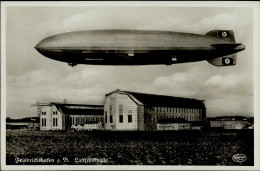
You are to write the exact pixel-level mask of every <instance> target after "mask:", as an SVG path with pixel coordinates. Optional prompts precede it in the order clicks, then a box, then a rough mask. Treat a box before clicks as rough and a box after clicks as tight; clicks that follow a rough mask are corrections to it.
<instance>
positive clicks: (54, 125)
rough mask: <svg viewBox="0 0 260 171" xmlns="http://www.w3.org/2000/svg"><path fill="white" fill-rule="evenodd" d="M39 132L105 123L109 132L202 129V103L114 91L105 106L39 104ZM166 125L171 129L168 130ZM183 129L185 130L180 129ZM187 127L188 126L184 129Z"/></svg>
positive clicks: (203, 105) (109, 94)
mask: <svg viewBox="0 0 260 171" xmlns="http://www.w3.org/2000/svg"><path fill="white" fill-rule="evenodd" d="M33 106H36V107H37V113H38V115H39V118H40V130H70V129H73V128H77V127H80V125H81V126H83V125H84V126H86V125H87V126H90V125H93V126H95V125H97V126H98V123H102V125H103V128H104V130H107V131H149V130H162V128H163V129H176V126H178V127H177V129H192V128H194V127H198V126H203V124H204V123H205V121H206V107H205V104H204V101H203V100H197V99H190V98H182V97H173V96H165V95H156V94H145V93H138V92H129V91H122V90H119V89H117V90H115V91H113V92H110V93H108V94H106V95H105V101H104V105H87V104H69V103H55V102H50V103H36V104H35V105H33ZM165 124H172V126H170V127H167V128H165ZM181 126H182V127H181ZM184 126H185V127H184Z"/></svg>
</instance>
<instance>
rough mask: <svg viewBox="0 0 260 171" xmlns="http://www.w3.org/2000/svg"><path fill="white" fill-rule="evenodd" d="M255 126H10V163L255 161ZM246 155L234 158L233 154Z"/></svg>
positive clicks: (172, 163)
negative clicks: (213, 129) (217, 129)
mask: <svg viewBox="0 0 260 171" xmlns="http://www.w3.org/2000/svg"><path fill="white" fill-rule="evenodd" d="M253 139H254V138H253V130H244V131H239V132H232V133H225V134H223V133H218V134H216V133H211V134H209V133H201V132H196V131H193V132H190V131H189V132H174V131H170V132H62V131H7V136H6V162H7V163H6V164H7V165H36V164H37V165H38V164H40V165H42V164H43V165H44V164H48V165H56V164H68V165H94V164H98V165H101V164H102V165H209V166H211V165H213V166H215V165H226V166H233V165H242V166H252V165H253V161H254V144H253V142H254V141H253ZM235 154H244V155H245V156H246V157H247V160H246V161H244V162H235V161H233V160H232V156H233V155H235Z"/></svg>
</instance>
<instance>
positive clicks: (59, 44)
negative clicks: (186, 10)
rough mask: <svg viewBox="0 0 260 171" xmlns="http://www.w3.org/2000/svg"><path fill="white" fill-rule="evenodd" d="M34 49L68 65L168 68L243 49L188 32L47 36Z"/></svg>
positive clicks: (110, 32) (99, 32) (128, 32)
mask: <svg viewBox="0 0 260 171" xmlns="http://www.w3.org/2000/svg"><path fill="white" fill-rule="evenodd" d="M230 44H231V45H230ZM232 44H233V45H232ZM214 45H215V46H214ZM220 45H221V46H220ZM227 45H229V46H227ZM35 48H36V49H37V50H38V51H39V52H40V53H41V54H42V55H44V56H46V57H48V58H51V59H54V60H58V61H62V62H67V63H69V64H93V65H153V64H166V65H170V64H175V63H185V62H195V61H202V60H209V59H212V58H217V57H220V56H227V55H230V54H233V53H237V52H239V51H241V50H243V49H244V46H243V45H240V44H236V43H234V42H231V41H227V40H224V39H218V38H216V37H210V36H204V35H197V34H190V33H178V32H165V31H138V30H135V31H134V30H103V31H102V30H100V31H80V32H70V33H63V34H59V35H54V36H50V37H48V38H46V39H44V40H42V41H41V42H40V43H39V44H38V45H37V46H36V47H35Z"/></svg>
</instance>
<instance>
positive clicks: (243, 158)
mask: <svg viewBox="0 0 260 171" xmlns="http://www.w3.org/2000/svg"><path fill="white" fill-rule="evenodd" d="M246 159H247V157H246V155H244V154H235V155H233V157H232V160H233V161H234V162H239V163H242V162H244V161H246Z"/></svg>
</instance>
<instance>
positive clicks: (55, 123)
mask: <svg viewBox="0 0 260 171" xmlns="http://www.w3.org/2000/svg"><path fill="white" fill-rule="evenodd" d="M36 106H37V113H38V115H39V118H40V130H69V129H71V127H72V126H76V125H80V124H84V123H86V122H88V121H100V122H101V123H103V122H104V115H103V113H104V112H103V106H102V105H85V104H64V103H56V102H51V103H36Z"/></svg>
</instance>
